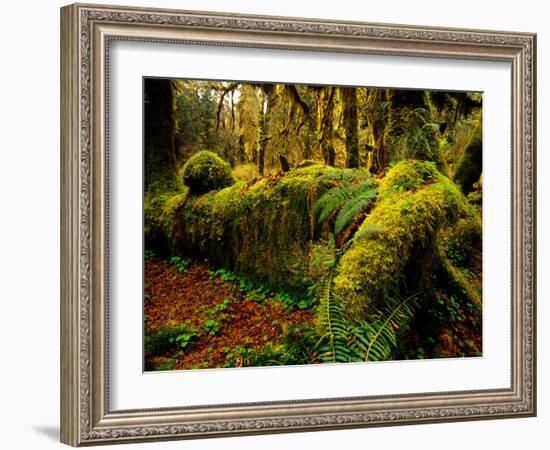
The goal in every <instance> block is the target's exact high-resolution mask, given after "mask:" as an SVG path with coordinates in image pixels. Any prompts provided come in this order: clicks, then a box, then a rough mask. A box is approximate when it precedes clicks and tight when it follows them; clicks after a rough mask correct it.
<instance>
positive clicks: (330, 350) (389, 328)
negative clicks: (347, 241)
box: [317, 268, 418, 363]
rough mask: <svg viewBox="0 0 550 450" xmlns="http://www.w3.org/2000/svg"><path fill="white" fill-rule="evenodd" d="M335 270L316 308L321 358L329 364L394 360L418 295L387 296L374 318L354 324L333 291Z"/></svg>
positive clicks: (329, 277) (326, 283)
mask: <svg viewBox="0 0 550 450" xmlns="http://www.w3.org/2000/svg"><path fill="white" fill-rule="evenodd" d="M333 270H334V268H333V269H332V270H331V271H330V273H329V275H328V276H327V280H326V282H325V285H324V287H323V290H322V293H321V298H320V300H319V305H318V310H317V317H318V320H319V325H320V327H321V338H320V340H319V343H318V348H317V354H318V355H319V359H320V360H321V361H323V362H330V363H336V362H357V361H385V360H390V359H392V356H393V352H394V351H395V349H396V348H397V332H398V331H399V330H400V329H402V328H403V326H404V325H405V324H406V323H407V322H408V321H410V320H411V319H412V317H413V315H414V309H415V306H416V298H417V295H418V294H414V295H411V296H409V297H407V298H406V299H404V300H399V299H395V298H388V299H387V300H386V305H385V306H384V307H383V308H381V309H380V310H379V311H378V316H377V317H376V318H375V319H374V320H372V321H370V322H367V321H362V322H360V323H358V324H355V325H352V324H351V323H350V321H349V320H348V318H347V317H346V311H345V308H344V306H343V304H342V301H341V300H340V298H339V297H338V296H336V295H335V294H334V292H333V289H332V277H333Z"/></svg>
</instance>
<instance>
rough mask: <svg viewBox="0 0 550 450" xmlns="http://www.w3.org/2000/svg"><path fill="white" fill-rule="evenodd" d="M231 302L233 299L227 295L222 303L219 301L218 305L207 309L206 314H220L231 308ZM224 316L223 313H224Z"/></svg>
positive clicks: (210, 315)
mask: <svg viewBox="0 0 550 450" xmlns="http://www.w3.org/2000/svg"><path fill="white" fill-rule="evenodd" d="M230 303H231V299H230V298H229V297H225V298H224V299H223V300H222V302H221V303H218V304H217V305H215V306H213V307H212V308H210V309H207V310H206V312H205V315H206V316H207V317H210V318H214V317H216V316H218V315H219V314H220V313H223V312H224V311H226V310H227V308H229V305H230ZM222 316H223V314H222Z"/></svg>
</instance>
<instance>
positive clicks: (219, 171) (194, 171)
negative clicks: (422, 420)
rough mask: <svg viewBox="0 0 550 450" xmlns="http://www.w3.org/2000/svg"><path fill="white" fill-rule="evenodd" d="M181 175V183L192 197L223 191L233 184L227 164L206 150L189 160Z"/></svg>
mask: <svg viewBox="0 0 550 450" xmlns="http://www.w3.org/2000/svg"><path fill="white" fill-rule="evenodd" d="M181 174H182V179H183V183H184V184H185V185H186V186H187V187H189V190H190V192H191V194H193V195H198V194H203V193H205V192H210V191H213V190H218V189H223V188H225V187H227V186H231V185H232V184H233V183H234V182H235V179H234V178H233V175H232V174H231V168H230V167H229V164H227V163H226V162H225V161H224V160H223V159H221V158H220V157H219V156H218V155H216V154H215V153H212V152H209V151H206V150H204V151H201V152H198V153H196V154H195V155H193V156H192V157H191V158H189V160H188V161H187V162H186V163H185V165H184V166H183V169H182V172H181Z"/></svg>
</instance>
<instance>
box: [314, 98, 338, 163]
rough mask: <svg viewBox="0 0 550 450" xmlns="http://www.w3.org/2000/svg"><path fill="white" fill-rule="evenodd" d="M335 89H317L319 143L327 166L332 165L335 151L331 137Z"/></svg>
mask: <svg viewBox="0 0 550 450" xmlns="http://www.w3.org/2000/svg"><path fill="white" fill-rule="evenodd" d="M335 91H336V89H335V88H333V87H324V88H321V89H320V91H319V101H318V102H317V106H318V116H319V127H320V130H319V134H320V137H319V144H320V146H321V152H322V154H323V160H324V162H325V164H327V165H328V166H334V161H335V159H336V151H335V149H334V144H333V142H332V137H333V123H332V118H333V109H334V94H335Z"/></svg>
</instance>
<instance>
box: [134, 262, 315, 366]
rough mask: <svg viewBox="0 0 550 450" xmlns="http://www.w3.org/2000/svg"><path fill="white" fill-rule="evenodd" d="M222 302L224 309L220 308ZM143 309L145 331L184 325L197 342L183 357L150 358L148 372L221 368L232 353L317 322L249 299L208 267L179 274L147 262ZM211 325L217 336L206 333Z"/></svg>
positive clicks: (198, 266) (306, 314)
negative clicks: (210, 323) (291, 327)
mask: <svg viewBox="0 0 550 450" xmlns="http://www.w3.org/2000/svg"><path fill="white" fill-rule="evenodd" d="M224 301H225V304H226V306H225V307H223V306H222V307H221V308H220V306H219V305H223V303H224ZM144 309H145V329H146V331H151V330H158V329H162V328H170V327H175V326H178V325H180V324H183V323H185V324H186V325H188V327H189V328H190V329H193V330H195V332H196V333H197V337H198V339H197V340H196V342H195V343H194V344H193V345H190V346H189V348H186V349H185V351H184V352H183V354H182V355H180V356H174V355H175V354H176V352H174V351H171V352H167V353H166V354H164V355H155V356H151V357H149V358H148V359H147V360H146V367H150V368H153V369H157V370H158V369H161V368H170V369H190V368H198V367H200V368H206V367H208V368H214V367H222V366H223V365H224V364H225V363H226V354H227V353H228V350H229V349H233V348H235V347H238V346H242V347H246V348H256V349H258V348H261V347H263V346H264V345H265V344H266V343H267V342H277V341H278V340H280V339H281V338H282V334H283V329H284V328H285V326H287V325H288V324H295V323H299V322H304V321H312V320H313V317H312V315H311V313H310V312H309V311H305V310H292V309H289V308H287V307H286V306H285V305H283V304H282V303H280V302H277V301H271V300H270V299H267V300H265V301H262V302H261V303H258V302H257V301H255V300H252V299H250V298H248V297H247V296H246V295H245V294H243V293H242V292H240V290H239V288H238V284H237V283H235V282H231V281H223V280H221V279H220V278H219V277H213V276H211V274H210V272H209V271H208V267H207V266H206V265H204V264H195V265H193V266H191V267H190V268H189V269H188V270H187V271H186V272H184V273H180V272H179V271H178V269H177V267H176V266H174V265H170V264H167V263H165V262H163V261H159V260H156V259H148V260H146V261H145V308H144ZM209 320H210V321H213V322H215V323H216V324H218V326H219V329H218V330H217V331H216V332H215V333H212V334H210V333H209V332H208V330H207V328H206V324H207V321H209ZM167 363H168V364H169V365H168V366H167Z"/></svg>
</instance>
